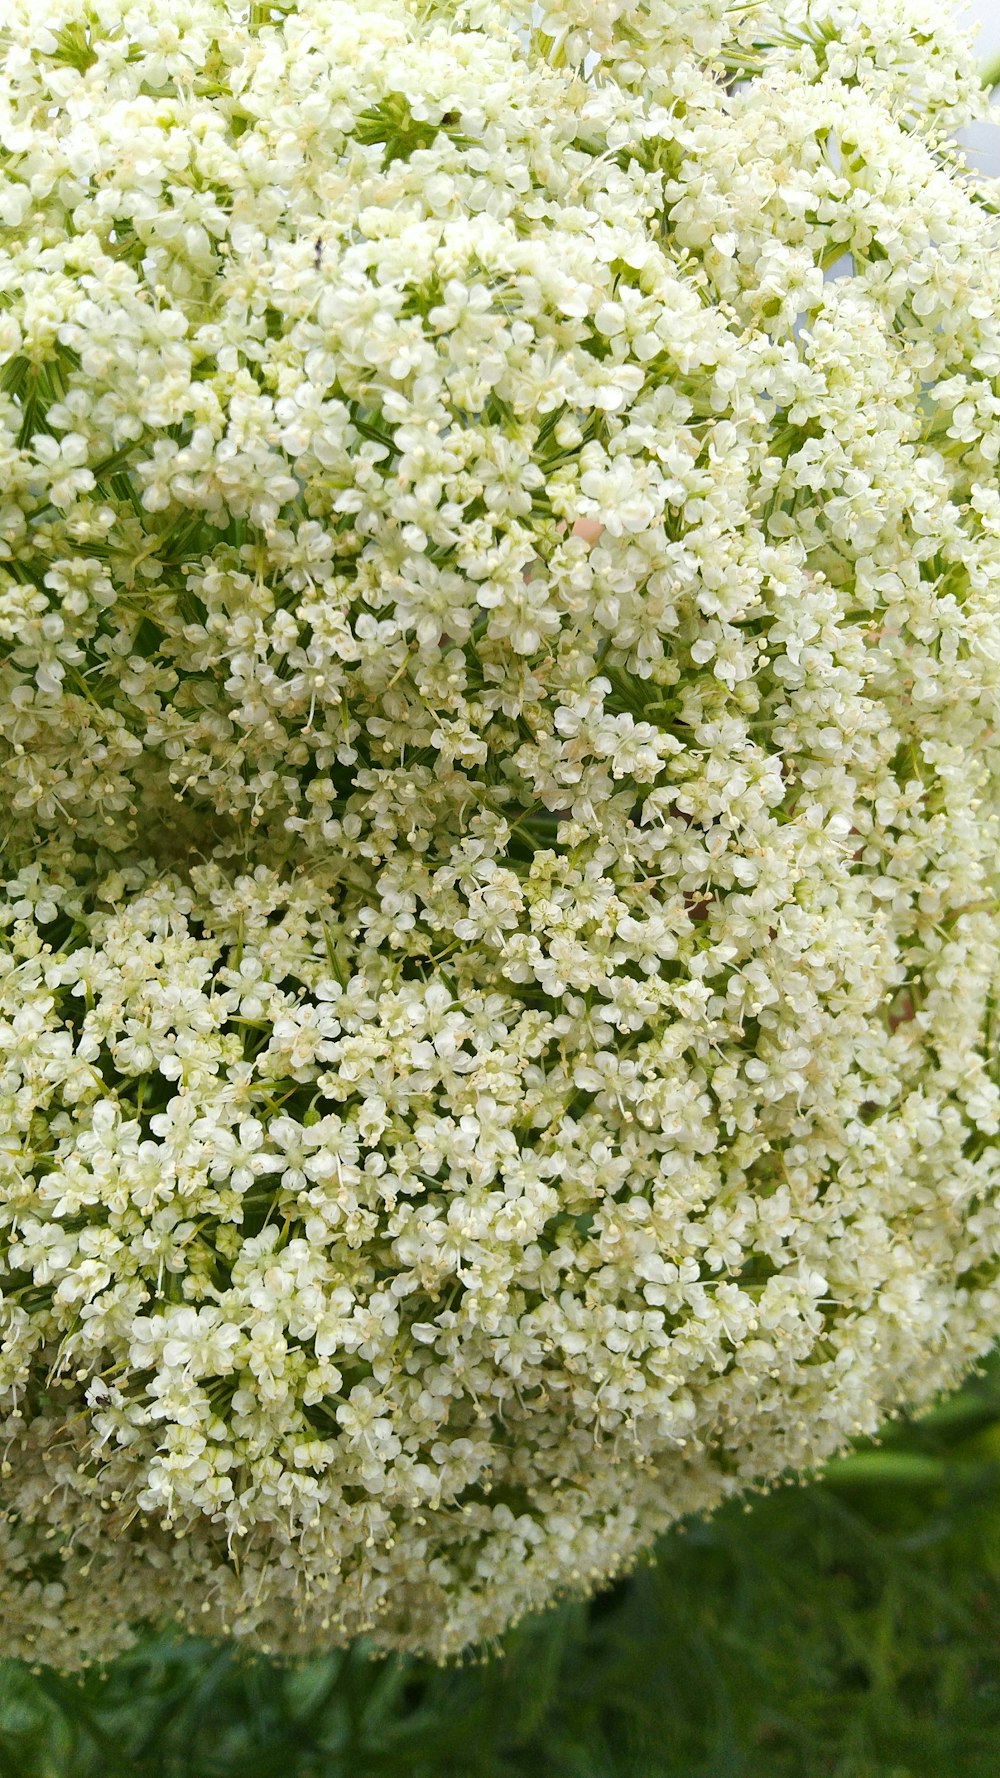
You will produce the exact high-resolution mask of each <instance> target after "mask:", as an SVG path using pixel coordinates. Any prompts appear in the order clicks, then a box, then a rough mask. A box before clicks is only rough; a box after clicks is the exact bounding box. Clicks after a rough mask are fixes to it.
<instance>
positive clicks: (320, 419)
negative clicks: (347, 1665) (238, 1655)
mask: <svg viewBox="0 0 1000 1778" xmlns="http://www.w3.org/2000/svg"><path fill="white" fill-rule="evenodd" d="M258 10H259V9H256V8H255V9H253V16H252V17H251V16H249V9H248V8H247V7H246V6H245V5H242V4H238V3H237V0H232V3H230V0H170V4H169V5H167V4H166V0H129V4H128V5H127V6H125V7H124V8H123V6H122V5H121V4H120V0H90V3H88V4H84V0H8V4H7V5H6V7H5V9H4V16H3V22H2V24H0V137H2V146H3V150H4V157H5V158H4V189H3V195H2V197H0V316H2V319H0V360H2V366H3V390H2V392H0V476H2V485H3V504H2V508H0V557H2V561H0V570H2V571H0V790H2V793H3V799H4V807H5V810H6V811H7V816H6V825H5V865H6V868H5V881H4V893H3V895H2V896H0V1418H2V1419H3V1422H4V1450H5V1453H6V1460H5V1461H6V1466H7V1467H5V1474H4V1478H3V1484H2V1488H3V1501H2V1510H0V1557H2V1564H3V1574H4V1579H3V1583H2V1587H0V1593H2V1602H3V1612H4V1623H5V1628H6V1630H7V1641H6V1644H5V1647H6V1648H7V1650H8V1652H13V1653H22V1654H27V1655H29V1656H30V1658H31V1659H32V1660H40V1659H41V1660H47V1661H53V1662H55V1663H56V1664H62V1665H72V1664H74V1663H79V1662H80V1661H81V1660H84V1659H101V1658H104V1657H106V1656H108V1655H110V1654H112V1653H114V1652H115V1651H116V1650H117V1649H118V1648H120V1647H123V1646H125V1645H126V1644H127V1642H128V1640H129V1639H130V1638H131V1637H132V1636H133V1635H134V1633H135V1629H136V1627H137V1626H139V1625H141V1624H143V1623H146V1622H148V1621H149V1619H150V1617H151V1616H155V1615H157V1614H159V1615H162V1616H163V1617H164V1618H165V1619H166V1618H168V1617H169V1618H171V1619H176V1620H178V1621H180V1622H182V1623H186V1624H188V1625H189V1626H194V1627H196V1628H197V1629H198V1631H199V1632H202V1631H205V1630H207V1631H210V1632H213V1633H229V1632H232V1633H236V1634H239V1635H241V1636H243V1637H244V1638H246V1639H247V1640H248V1641H249V1642H250V1643H251V1644H253V1645H255V1646H259V1647H264V1648H281V1649H283V1650H285V1651H287V1652H290V1653H295V1652H300V1651H302V1650H306V1649H309V1648H311V1647H314V1646H316V1645H318V1644H324V1645H328V1644H329V1643H330V1642H331V1641H336V1642H343V1641H345V1640H347V1639H348V1638H349V1637H351V1636H352V1635H353V1634H355V1633H358V1632H364V1633H367V1634H369V1635H371V1636H373V1637H374V1638H375V1640H376V1641H378V1642H380V1643H381V1644H382V1645H384V1646H395V1647H408V1648H413V1649H420V1650H428V1651H430V1652H432V1653H435V1654H439V1655H441V1654H448V1653H452V1652H455V1651H457V1650H459V1649H461V1648H462V1647H464V1646H465V1645H466V1644H467V1643H469V1642H471V1641H475V1640H481V1639H483V1638H485V1637H491V1636H494V1635H497V1634H499V1633H500V1632H501V1631H502V1629H503V1628H504V1626H505V1625H506V1624H507V1623H508V1622H510V1621H511V1620H512V1619H513V1618H515V1617H517V1616H518V1615H520V1614H521V1613H523V1612H524V1611H526V1610H528V1609H530V1608H533V1607H535V1606H539V1605H541V1604H544V1603H545V1602H546V1601H547V1600H548V1599H549V1598H551V1596H552V1595H553V1594H554V1593H555V1592H557V1591H559V1590H561V1589H565V1588H574V1587H575V1588H579V1587H581V1586H588V1585H591V1584H593V1583H595V1582H596V1581H597V1580H598V1579H599V1578H600V1577H601V1576H602V1575H605V1574H607V1573H609V1572H611V1571H612V1570H613V1569H615V1568H617V1567H619V1566H620V1565H621V1564H622V1563H624V1562H626V1561H627V1560H630V1559H631V1558H632V1557H634V1555H635V1553H636V1552H637V1551H638V1550H639V1549H640V1548H641V1547H642V1546H643V1545H644V1544H645V1543H647V1542H648V1541H649V1539H650V1538H651V1537H653V1536H654V1535H655V1534H656V1533H657V1532H658V1531H660V1530H661V1529H662V1528H663V1527H664V1526H665V1525H667V1524H668V1523H670V1522H671V1521H672V1520H673V1519H675V1518H677V1517H678V1516H680V1515H682V1514H684V1513H686V1512H688V1511H703V1510H705V1509H707V1508H709V1507H711V1506H712V1505H714V1504H715V1503H716V1502H717V1501H719V1500H720V1499H722V1498H725V1497H727V1496H728V1495H729V1494H731V1493H732V1492H733V1490H734V1489H737V1488H739V1487H742V1486H744V1485H749V1484H752V1483H759V1482H763V1481H767V1480H768V1479H771V1478H773V1477H775V1476H777V1475H778V1474H780V1473H782V1472H783V1471H785V1470H787V1469H792V1470H795V1469H799V1470H804V1469H808V1468H811V1467H812V1466H814V1465H815V1464H816V1463H818V1462H820V1461H822V1460H823V1459H824V1458H825V1457H826V1456H827V1455H828V1454H829V1453H830V1452H832V1451H834V1450H836V1449H837V1448H838V1447H839V1446H840V1445H842V1444H843V1443H844V1442H845V1441H846V1440H847V1439H849V1438H850V1437H852V1436H854V1435H855V1434H857V1433H859V1432H864V1431H869V1430H872V1429H874V1427H875V1426H876V1425H877V1424H878V1422H879V1419H880V1418H881V1417H882V1416H883V1415H884V1413H885V1412H886V1411H888V1410H890V1409H891V1408H894V1407H896V1406H898V1405H899V1404H900V1403H902V1402H904V1401H924V1400H927V1399H928V1398H929V1397H930V1396H931V1395H932V1394H933V1393H934V1392H935V1391H936V1390H938V1389H940V1388H942V1387H944V1386H946V1385H947V1384H949V1383H950V1382H952V1381H954V1380H955V1379H956V1378H957V1377H958V1376H959V1375H960V1374H961V1372H962V1370H963V1368H964V1367H965V1366H967V1365H968V1364H969V1363H970V1362H971V1361H972V1360H973V1359H974V1358H975V1357H976V1356H977V1355H978V1354H979V1353H981V1352H982V1351H983V1350H985V1348H986V1347H987V1345H988V1344H989V1343H990V1342H991V1341H992V1339H993V1337H994V1334H995V1330H996V1326H997V1317H998V1312H1000V1290H998V1284H997V1279H998V1277H1000V1158H998V1157H1000V1148H998V1136H1000V1086H998V1082H997V1066H996V1045H997V1013H996V1009H997V1006H998V1005H1000V963H998V958H1000V866H998V859H1000V801H998V789H1000V647H998V643H997V636H998V633H1000V632H998V624H1000V496H998V494H997V490H996V485H995V484H996V465H997V462H998V460H1000V398H998V397H997V395H996V392H995V383H996V378H997V375H998V374H1000V271H998V267H1000V255H998V239H997V235H998V230H997V223H996V204H995V201H994V200H993V198H992V197H990V198H989V201H988V202H987V203H984V202H983V201H982V199H983V197H984V196H987V195H988V194H986V193H984V192H983V191H982V190H981V189H980V188H978V187H976V186H974V185H973V184H972V182H971V181H970V179H969V178H968V177H967V176H966V174H965V173H964V172H963V171H962V169H961V167H960V166H959V164H958V163H957V161H956V160H955V159H954V157H953V155H952V154H951V153H950V152H949V149H948V145H947V137H946V134H945V132H946V131H947V130H949V129H951V128H952V127H953V126H954V125H955V124H956V123H958V122H959V121H961V120H963V119H964V118H966V117H967V116H969V115H971V114H972V113H973V112H974V111H975V110H976V109H977V107H978V106H980V104H981V102H982V101H981V96H980V95H979V94H978V89H977V77H976V74H975V64H974V59H973V55H972V51H971V49H970V46H969V44H968V43H967V41H966V40H965V38H964V37H963V36H962V35H961V33H959V32H958V31H957V30H955V29H953V28H952V26H951V24H950V23H949V22H948V21H945V20H942V19H939V18H938V17H937V15H936V13H934V12H933V9H932V7H931V5H930V0H879V4H878V5H875V4H874V0H794V3H793V4H791V5H784V4H783V5H782V6H780V7H779V6H777V5H774V6H772V5H771V4H766V5H763V6H761V5H758V4H756V3H753V4H751V3H749V0H748V4H747V5H745V6H743V5H736V6H732V5H729V4H727V3H726V0H684V3H683V4H681V3H680V0H597V3H596V4H595V3H593V0H551V3H550V0H545V4H544V5H542V6H541V7H535V6H532V5H529V4H528V0H510V3H509V4H504V5H503V6H498V5H497V4H496V0H489V4H486V0H454V3H453V0H429V3H428V4H424V3H423V0H422V3H421V4H420V5H417V4H416V0H373V4H371V5H369V6H366V7H365V8H358V7H357V6H355V5H352V4H350V0H312V3H311V4H310V5H308V6H301V7H299V8H297V9H295V8H288V9H285V8H281V9H277V10H278V11H280V14H281V16H280V17H276V18H274V19H272V20H271V21H270V22H269V23H266V24H263V25H262V24H260V22H259V21H258V18H257V13H258ZM53 1564H57V1569H54V1568H53ZM43 1569H44V1573H45V1574H46V1576H48V1575H50V1574H52V1573H54V1572H58V1574H59V1576H60V1578H59V1579H58V1581H55V1580H53V1581H51V1583H47V1587H46V1589H45V1590H44V1600H43V1602H42V1603H40V1599H41V1595H40V1593H39V1588H38V1584H37V1581H36V1576H37V1574H38V1573H39V1572H42V1570H43Z"/></svg>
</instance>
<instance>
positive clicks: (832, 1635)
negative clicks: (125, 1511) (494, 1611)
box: [0, 1360, 1000, 1778]
mask: <svg viewBox="0 0 1000 1778" xmlns="http://www.w3.org/2000/svg"><path fill="white" fill-rule="evenodd" d="M998 1773H1000V1361H997V1360H993V1361H991V1363H990V1364H989V1365H988V1366H987V1367H986V1368H985V1370H984V1372H983V1374H982V1375H981V1376H980V1377H978V1378H976V1379H974V1380H973V1381H972V1382H970V1383H969V1384H968V1385H967V1386H966V1388H965V1389H964V1390H963V1391H962V1392H961V1393H960V1394H958V1395H957V1396H954V1397H952V1398H951V1399H950V1400H948V1401H946V1402H944V1403H942V1404H941V1405H940V1406H939V1407H938V1408H937V1410H936V1411H935V1412H934V1413H933V1414H931V1415H930V1416H928V1417H926V1418H924V1419H922V1420H921V1421H920V1422H918V1423H916V1424H904V1425H901V1426H898V1427H894V1428H893V1429H892V1430H891V1431H890V1432H888V1433H887V1434H886V1436H885V1438H884V1439H883V1441H882V1443H881V1444H880V1445H879V1446H877V1447H867V1448H865V1449H862V1450H859V1452H858V1453H857V1454H855V1455H854V1456H852V1457H849V1458H846V1459H843V1460H842V1461H841V1462H840V1463H838V1464H835V1465H833V1466H831V1469H830V1470H829V1471H828V1474H827V1477H826V1479H825V1480H823V1481H822V1482H820V1483H817V1484H814V1485H812V1486H810V1487H807V1488H794V1487H793V1488H786V1489H783V1490H780V1491H778V1492H777V1493H775V1494H773V1495H771V1496H770V1497H768V1498H766V1499H762V1500H760V1501H757V1502H756V1503H755V1504H754V1505H753V1506H752V1507H751V1508H750V1509H749V1510H747V1509H743V1508H740V1507H736V1508H728V1509H727V1510H726V1511H724V1512H722V1513H719V1514H718V1515H717V1516H716V1517H715V1518H714V1519H712V1520H710V1521H708V1522H706V1523H698V1524H695V1525H693V1526H689V1527H688V1528H687V1529H686V1530H685V1531H682V1532H678V1533H675V1534H674V1535H672V1536H671V1537H669V1538H667V1539H666V1540H665V1541H664V1543H663V1545H662V1547H661V1549H660V1551H659V1555H658V1559H657V1561H656V1563H655V1564H651V1565H649V1566H647V1567H645V1568H643V1569H641V1570H640V1571H639V1572H638V1573H637V1574H636V1575H634V1576H633V1577H632V1578H631V1579H630V1580H627V1581H624V1582H621V1583H619V1584H618V1585H617V1586H616V1587H614V1588H613V1589H612V1590H611V1591H610V1592H608V1593H606V1594H604V1595H602V1596H600V1597H599V1598H597V1599H595V1600H593V1601H592V1602H591V1603H590V1604H589V1605H579V1604H573V1605H563V1606H560V1607H558V1608H557V1609H555V1610H553V1611H550V1612H548V1613H546V1614H545V1615H544V1616H542V1617H540V1618H536V1619H533V1620H531V1621H530V1622H528V1623H526V1624H524V1625H522V1626H520V1627H519V1628H518V1629H517V1630H516V1631H515V1632H514V1633H513V1634H512V1635H511V1636H510V1637H509V1638H508V1639H507V1643H506V1645H505V1650H504V1653H503V1654H502V1655H501V1656H500V1657H498V1658H495V1659H493V1660H491V1661H488V1662H483V1663H481V1664H478V1665H474V1664H469V1665H467V1666H464V1667H458V1668H455V1667H453V1668H446V1669H439V1668H436V1667H432V1666H428V1665H426V1664H424V1663H421V1662H419V1661H410V1660H406V1661H403V1660H373V1659H371V1658H370V1657H369V1655H368V1654H367V1652H366V1651H365V1649H364V1647H363V1646H358V1647H355V1648H353V1649H351V1650H350V1651H348V1652H331V1653H329V1654H326V1655H323V1656H322V1657H321V1658H319V1659H317V1660H314V1661H312V1662H311V1663H309V1664H308V1665H306V1666H304V1667H301V1668H299V1669H296V1670H279V1669H276V1668H273V1667H271V1666H269V1665H268V1664H267V1663H266V1662H263V1661H258V1662H248V1661H246V1660H245V1659H237V1658H236V1656H235V1655H234V1654H233V1652H232V1651H231V1650H230V1649H228V1648H220V1647H219V1646H217V1645H213V1644H209V1643H204V1642H195V1641H190V1642H185V1643H176V1642H173V1641H171V1640H169V1639H159V1640H151V1641H148V1642H146V1643H144V1644H143V1645H142V1646H141V1647H140V1648H138V1649H137V1650H135V1651H134V1652H133V1653H132V1654H130V1655H129V1656H128V1657H126V1658H124V1659H122V1660H120V1661H118V1662H117V1663H116V1664H115V1665H114V1666H113V1667H112V1668H111V1669H109V1670H108V1671H107V1672H106V1673H104V1674H98V1673H93V1674H89V1675H87V1676H86V1677H85V1678H84V1680H83V1681H82V1682H78V1681H77V1680H75V1679H66V1678H62V1677H60V1676H58V1675H55V1674H52V1673H50V1672H48V1671H41V1672H32V1671H29V1670H28V1669H27V1668H25V1667H22V1666H19V1665H17V1664H16V1663H14V1662H6V1663H0V1778H126V1775H127V1778H536V1775H537V1778H997V1775H998Z"/></svg>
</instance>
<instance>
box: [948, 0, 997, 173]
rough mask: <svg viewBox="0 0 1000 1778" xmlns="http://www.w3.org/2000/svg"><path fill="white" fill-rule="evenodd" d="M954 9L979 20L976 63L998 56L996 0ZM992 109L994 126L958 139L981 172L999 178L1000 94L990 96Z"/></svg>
mask: <svg viewBox="0 0 1000 1778" xmlns="http://www.w3.org/2000/svg"><path fill="white" fill-rule="evenodd" d="M958 10H959V12H960V13H963V12H964V13H965V15H966V17H967V18H971V19H977V20H978V21H979V36H978V38H977V44H978V49H979V59H980V61H982V62H988V61H989V60H990V59H991V58H992V57H993V56H995V55H1000V0H968V3H967V5H966V6H965V7H960V8H958ZM993 109H994V111H995V113H996V117H997V122H996V123H995V124H977V125H976V127H975V128H974V129H971V130H964V131H963V132H962V139H963V141H964V142H965V144H966V146H967V147H968V148H969V149H970V150H971V151H972V153H973V155H974V158H975V160H976V163H977V165H978V166H980V167H981V168H982V170H983V172H984V173H992V174H995V175H996V176H998V177H1000V92H996V93H994V95H993Z"/></svg>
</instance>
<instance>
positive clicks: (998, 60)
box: [983, 55, 1000, 92]
mask: <svg viewBox="0 0 1000 1778" xmlns="http://www.w3.org/2000/svg"><path fill="white" fill-rule="evenodd" d="M983 85H984V87H985V88H986V90H987V92H992V91H993V88H994V87H995V86H1000V55H995V56H994V57H993V60H992V61H991V62H987V63H986V66H985V67H984V69H983Z"/></svg>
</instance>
